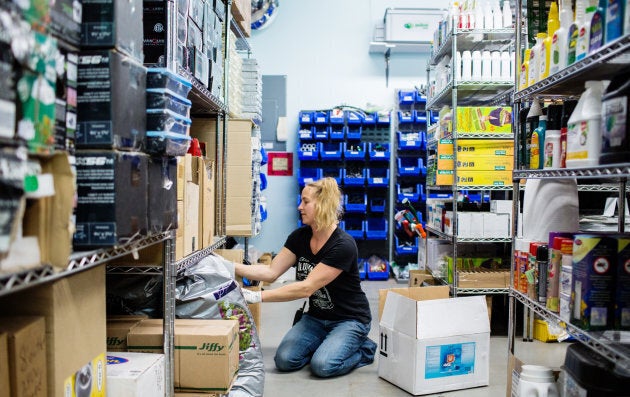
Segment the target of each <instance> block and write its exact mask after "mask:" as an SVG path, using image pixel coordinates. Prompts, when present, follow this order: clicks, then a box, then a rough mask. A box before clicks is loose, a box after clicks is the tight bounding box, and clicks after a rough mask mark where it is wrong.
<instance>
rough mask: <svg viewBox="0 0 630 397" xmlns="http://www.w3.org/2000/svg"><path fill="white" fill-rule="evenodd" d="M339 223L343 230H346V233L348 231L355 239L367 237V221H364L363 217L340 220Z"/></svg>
mask: <svg viewBox="0 0 630 397" xmlns="http://www.w3.org/2000/svg"><path fill="white" fill-rule="evenodd" d="M339 225H340V226H341V228H342V229H343V230H345V231H346V233H348V234H349V235H350V236H352V237H354V238H355V239H357V240H363V239H365V222H363V221H362V220H361V219H353V218H348V219H345V220H343V221H341V222H339Z"/></svg>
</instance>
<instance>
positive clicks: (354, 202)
mask: <svg viewBox="0 0 630 397" xmlns="http://www.w3.org/2000/svg"><path fill="white" fill-rule="evenodd" d="M343 204H344V207H345V208H346V212H366V211H367V195H366V194H361V193H349V194H346V195H344V196H343Z"/></svg>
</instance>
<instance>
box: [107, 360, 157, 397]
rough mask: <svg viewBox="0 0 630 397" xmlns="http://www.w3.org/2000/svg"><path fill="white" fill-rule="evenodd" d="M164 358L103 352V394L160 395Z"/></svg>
mask: <svg viewBox="0 0 630 397" xmlns="http://www.w3.org/2000/svg"><path fill="white" fill-rule="evenodd" d="M164 392H165V384H164V355H163V354H154V353H129V352H108V353H107V393H108V395H110V396H116V397H155V396H163V395H164Z"/></svg>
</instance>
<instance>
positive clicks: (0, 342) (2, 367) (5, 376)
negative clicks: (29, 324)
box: [0, 331, 11, 396]
mask: <svg viewBox="0 0 630 397" xmlns="http://www.w3.org/2000/svg"><path fill="white" fill-rule="evenodd" d="M0 390H4V391H6V393H7V395H9V396H10V395H11V384H10V382H9V342H8V339H7V333H6V332H4V331H1V332H0Z"/></svg>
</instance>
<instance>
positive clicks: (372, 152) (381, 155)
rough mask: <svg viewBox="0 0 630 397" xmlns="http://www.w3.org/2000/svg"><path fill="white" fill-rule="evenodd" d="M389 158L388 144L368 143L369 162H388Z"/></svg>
mask: <svg viewBox="0 0 630 397" xmlns="http://www.w3.org/2000/svg"><path fill="white" fill-rule="evenodd" d="M390 156H391V150H390V148H389V143H376V142H369V143H368V158H369V159H370V161H389V158H390Z"/></svg>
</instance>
